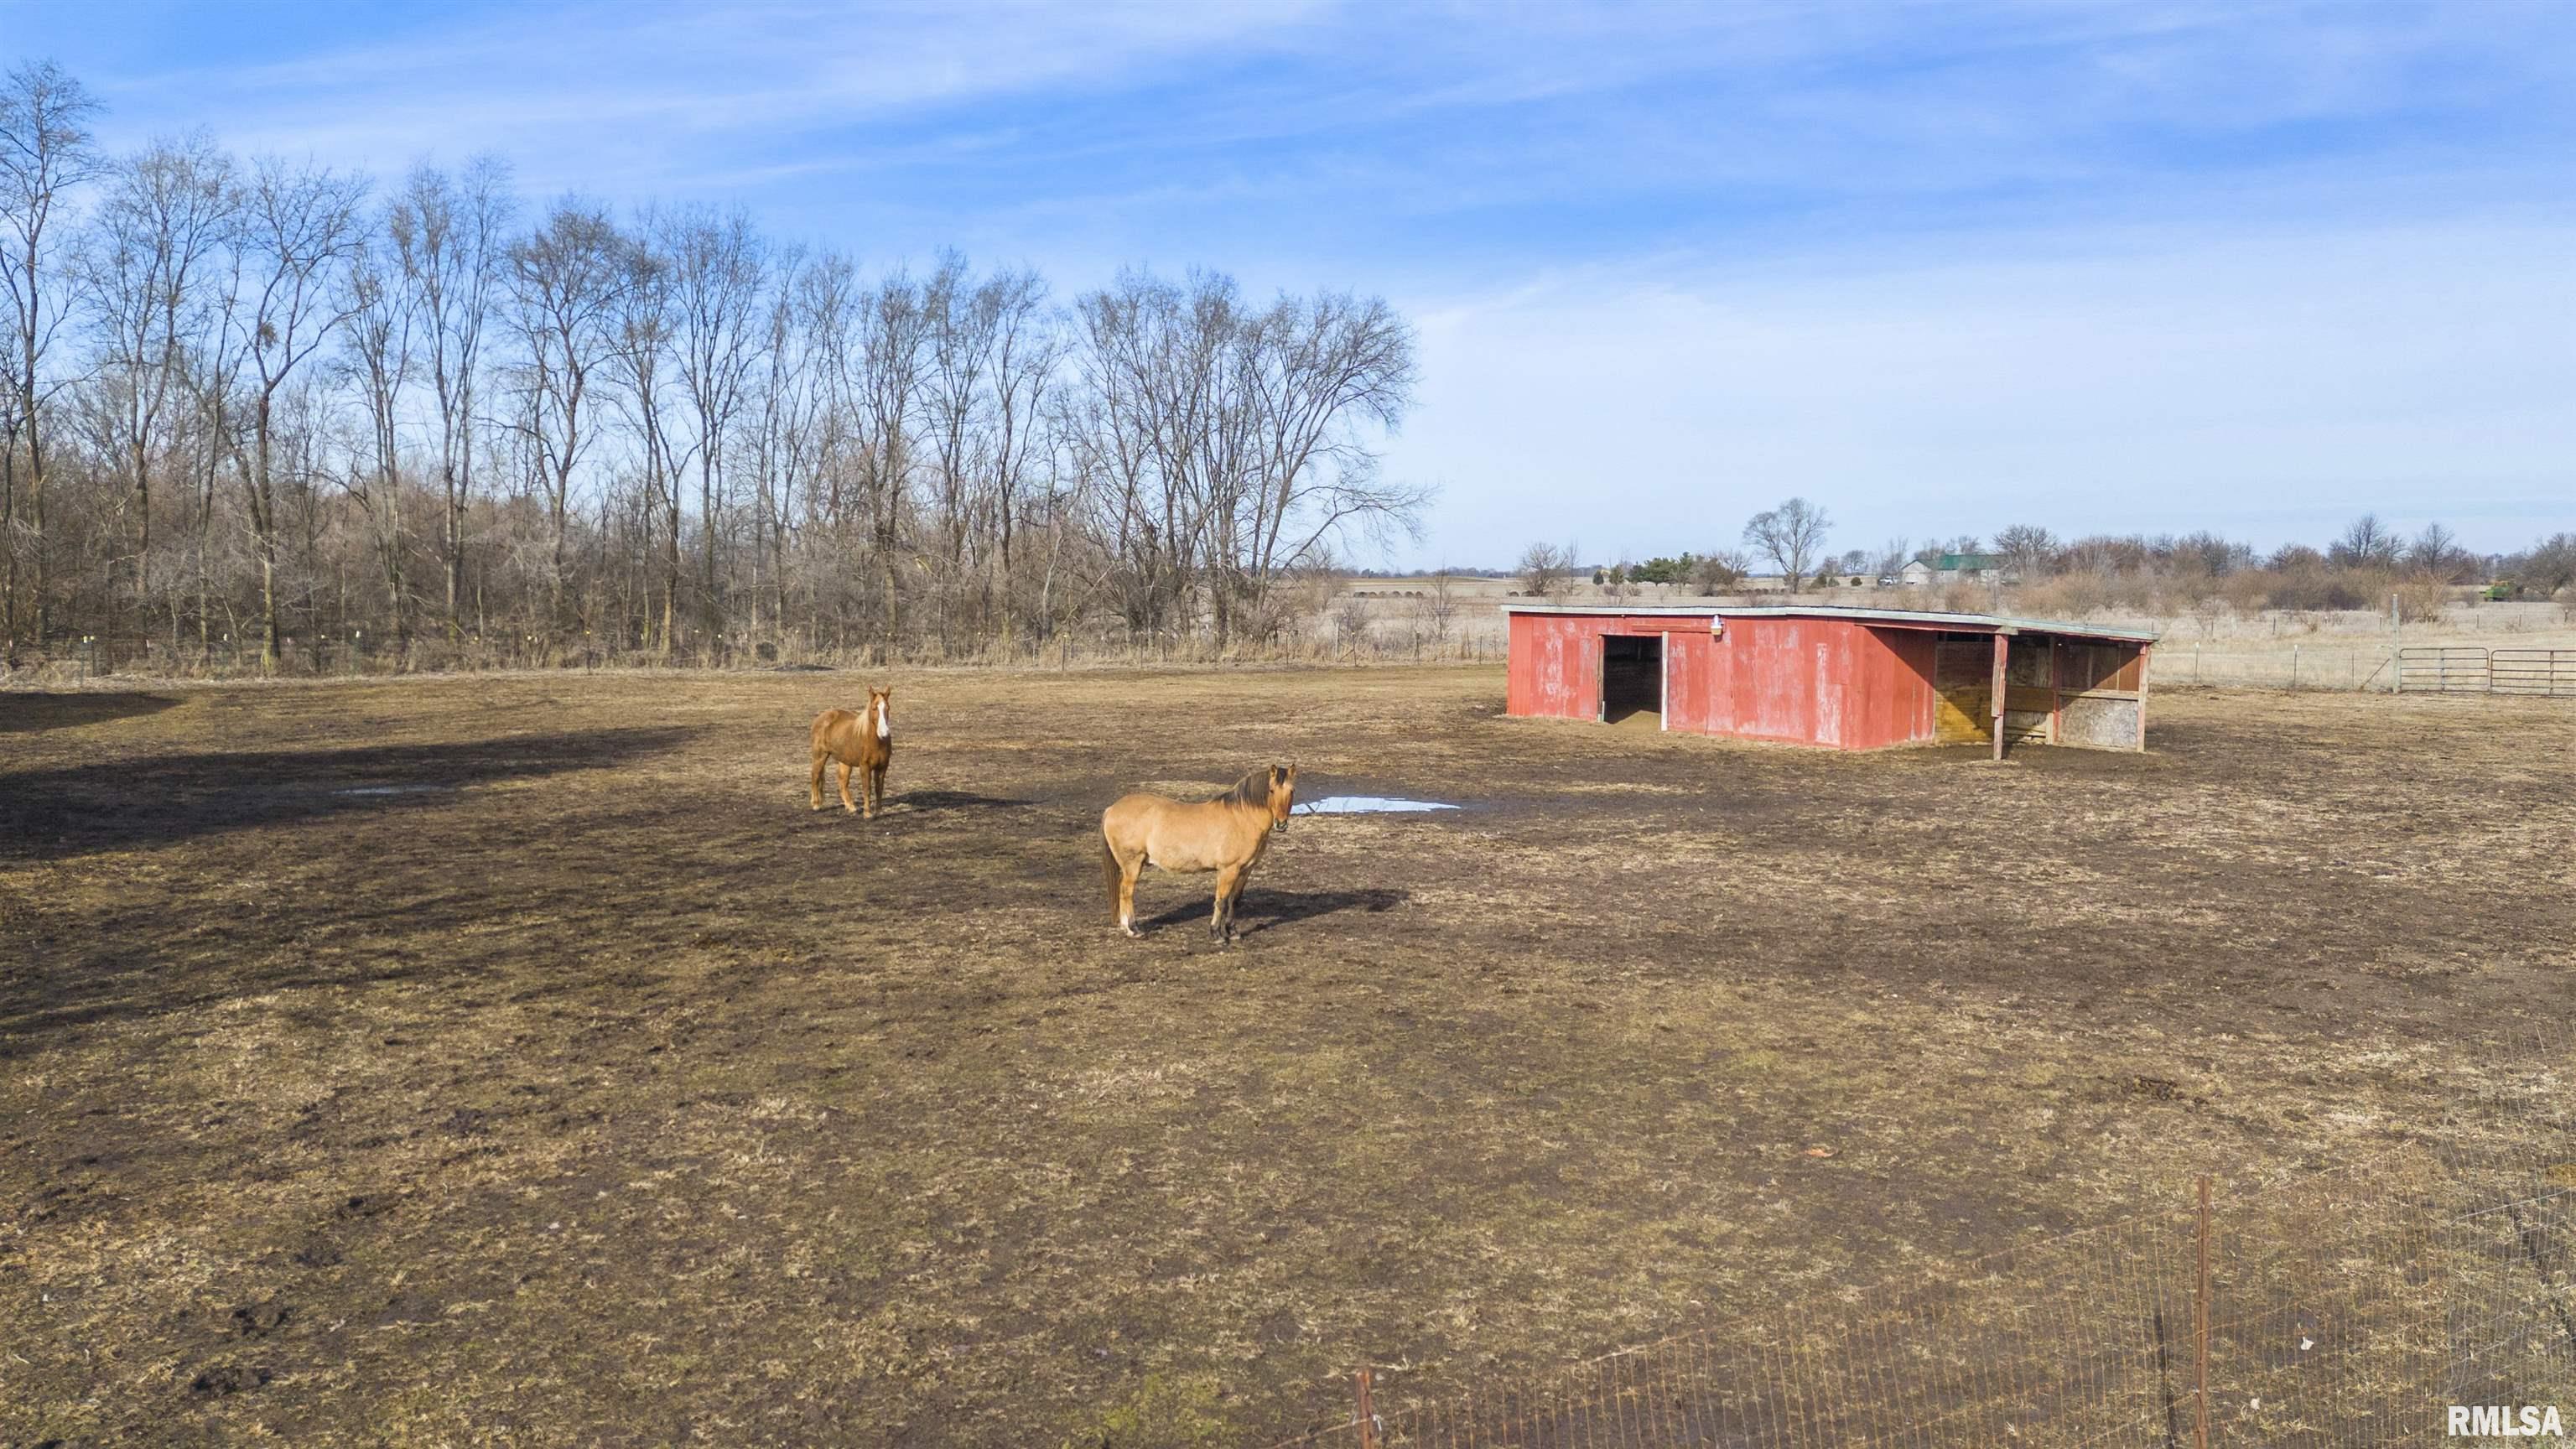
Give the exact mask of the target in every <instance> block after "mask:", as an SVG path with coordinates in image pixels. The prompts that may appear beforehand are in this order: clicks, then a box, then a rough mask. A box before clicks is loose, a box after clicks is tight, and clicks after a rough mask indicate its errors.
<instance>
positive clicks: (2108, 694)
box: [1506, 614, 2146, 750]
mask: <svg viewBox="0 0 2576 1449" xmlns="http://www.w3.org/2000/svg"><path fill="white" fill-rule="evenodd" d="M1710 617H1711V616H1709V615H1705V614H1702V615H1681V616H1673V615H1654V614H1647V615H1613V614H1559V615H1550V614H1514V615H1512V616H1511V667H1510V682H1509V685H1508V687H1507V698H1506V708H1507V709H1508V710H1509V711H1510V712H1511V713H1513V714H1516V715H1544V716H1555V717H1558V718H1563V719H1592V718H1594V717H1595V714H1596V711H1597V710H1598V708H1599V703H1600V697H1601V644H1600V640H1601V638H1602V636H1604V635H1609V634H1636V635H1649V634H1660V635H1662V636H1663V637H1664V650H1663V653H1664V728H1666V729H1668V730H1683V731H1688V732H1690V733H1694V734H1711V735H1731V736H1734V737H1736V738H1739V739H1753V740H1773V741H1779V742H1783V743H1789V744H1809V745H1824V746H1828V747H1832V748H1837V749H1846V750H1868V749H1878V748H1881V747H1884V746H1888V745H1898V744H1909V743H1915V742H1922V741H1932V740H1940V741H1966V740H1978V741H1983V740H1988V739H1991V738H1992V737H1993V735H1992V724H1991V721H1992V713H1991V711H1992V708H1993V694H1992V689H1991V680H1992V678H1993V674H1992V670H1993V660H1994V643H1993V638H1992V636H1990V635H1989V636H1985V637H1979V638H1973V639H1959V638H1956V637H1955V636H1954V637H1950V638H1944V637H1942V635H1941V634H1940V633H1936V632H1931V631H1926V630H1921V629H1912V628H1904V627H1890V626H1883V625H1882V626H1873V625H1871V624H1870V623H1868V621H1866V620H1854V619H1836V618H1798V617H1794V616H1793V617H1784V618H1773V617H1763V618H1740V617H1739V618H1734V619H1729V620H1728V621H1727V623H1726V632H1725V633H1724V635H1722V636H1719V637H1714V638H1713V637H1711V636H1710V634H1709V632H1708V630H1709V621H1710ZM2007 649H2008V652H2007V655H2006V664H2005V675H2006V686H2007V688H2006V694H2005V708H2006V715H2005V720H2004V729H2005V738H2006V740H2007V741H2008V742H2028V743H2044V744H2069V745H2085V746H2090V747H2093V748H2097V749H2130V750H2135V749H2143V748H2144V747H2145V719H2146V696H2145V670H2144V653H2145V651H2144V650H2143V649H2142V648H2141V647H2140V646H2138V645H2135V644H2128V643H2121V642H2109V641H2089V640H2081V639H2065V638H2057V637H2054V636H2049V635H2040V634H2028V635H2021V636H2018V637H2015V638H2013V639H2012V641H2011V643H2010V644H2009V645H2008V646H2007Z"/></svg>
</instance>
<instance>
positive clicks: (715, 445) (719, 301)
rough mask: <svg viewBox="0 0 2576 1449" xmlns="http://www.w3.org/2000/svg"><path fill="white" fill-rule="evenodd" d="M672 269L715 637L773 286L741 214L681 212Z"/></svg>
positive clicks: (703, 577)
mask: <svg viewBox="0 0 2576 1449" xmlns="http://www.w3.org/2000/svg"><path fill="white" fill-rule="evenodd" d="M660 245H661V249H662V252H663V254H664V256H665V257H666V258H667V263H668V265H669V267H670V271H671V302H672V315H673V319H674V321H675V323H676V327H675V330H674V332H673V335H672V339H671V340H672V343H673V345H674V346H675V347H676V349H677V351H678V360H679V365H680V384H681V386H682V388H683V389H684V390H685V391H686V393H687V395H688V399H689V416H690V419H691V420H692V422H693V423H694V424H695V428H696V438H695V447H694V451H695V453H696V454H697V461H698V520H699V523H700V525H701V527H700V533H701V535H702V537H701V539H700V556H699V565H700V568H699V580H698V582H699V589H700V593H701V595H702V599H701V602H702V603H703V605H704V607H705V609H706V626H707V630H708V632H709V634H710V635H715V634H720V633H721V632H722V631H723V629H724V601H723V598H722V595H721V592H720V589H719V587H718V583H717V575H716V545H717V541H718V540H719V539H720V538H721V537H722V536H723V529H722V527H721V526H720V524H719V522H718V514H719V512H720V510H721V509H722V508H723V507H724V503H725V482H724V479H725V474H724V468H725V458H726V453H727V449H726V443H727V439H728V438H729V436H730V435H731V433H732V431H733V427H734V424H735V422H736V420H737V419H738V418H739V417H740V415H741V413H742V410H743V408H744V406H745V404H746V401H747V400H748V398H749V396H750V392H751V377H752V369H753V367H754V366H756V365H757V364H758V362H759V359H760V349H761V345H762V342H763V339H764V334H763V331H762V328H761V323H762V321H763V317H762V308H761V294H762V292H763V290H764V289H765V288H766V287H767V286H768V283H769V256H768V247H767V244H766V243H764V242H762V241H761V239H760V237H759V234H758V233H756V232H754V231H753V230H752V227H751V219H750V218H749V217H748V216H745V215H744V214H743V213H742V212H740V211H733V212H729V213H726V214H724V215H722V216H718V215H714V214H711V213H705V212H692V213H682V214H680V215H678V216H676V217H674V218H673V219H672V220H671V221H669V222H668V223H667V224H666V225H665V226H663V227H662V228H661V235H660Z"/></svg>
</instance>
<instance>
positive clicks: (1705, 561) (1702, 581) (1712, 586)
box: [1690, 548, 1753, 594]
mask: <svg viewBox="0 0 2576 1449" xmlns="http://www.w3.org/2000/svg"><path fill="white" fill-rule="evenodd" d="M1752 570H1753V561H1752V560H1751V559H1749V558H1747V557H1745V554H1744V551H1743V550H1742V549H1733V548H1729V549H1719V550H1717V551H1715V552H1712V553H1706V554H1701V555H1699V556H1698V557H1696V558H1693V559H1692V560H1691V569H1690V583H1691V587H1692V588H1694V589H1696V590H1698V591H1699V592H1700V593H1702V594H1722V593H1725V592H1727V591H1728V590H1730V589H1733V588H1735V587H1736V586H1738V585H1740V584H1742V583H1743V582H1744V576H1745V575H1746V574H1748V573H1750V572H1752Z"/></svg>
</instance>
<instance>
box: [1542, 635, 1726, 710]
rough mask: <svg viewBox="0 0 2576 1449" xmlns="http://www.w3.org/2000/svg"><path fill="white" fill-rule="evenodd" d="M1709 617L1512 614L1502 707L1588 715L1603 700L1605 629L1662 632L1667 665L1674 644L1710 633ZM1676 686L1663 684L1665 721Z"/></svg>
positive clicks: (1669, 683) (1700, 637) (1671, 705)
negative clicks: (1602, 639) (1506, 676)
mask: <svg viewBox="0 0 2576 1449" xmlns="http://www.w3.org/2000/svg"><path fill="white" fill-rule="evenodd" d="M1708 621H1709V616H1708V615H1705V614H1702V615H1697V616H1691V615H1683V616H1679V617H1675V616H1672V615H1667V614H1636V615H1630V614H1514V615H1512V616H1511V659H1510V669H1509V674H1508V678H1507V682H1506V683H1505V685H1504V699H1503V708H1504V710H1505V712H1507V713H1510V714H1520V715H1542V716H1554V717H1556V718H1560V719H1591V718H1593V717H1594V716H1595V714H1596V712H1597V711H1598V710H1599V709H1600V705H1601V637H1602V636H1603V635H1605V634H1662V635H1666V636H1668V637H1667V638H1666V639H1665V641H1664V653H1665V658H1666V660H1667V661H1668V662H1667V664H1666V666H1665V667H1666V668H1667V669H1668V670H1669V669H1670V668H1671V667H1672V665H1671V664H1670V662H1669V661H1670V660H1671V657H1672V653H1673V646H1674V645H1675V644H1676V643H1679V642H1682V641H1685V640H1688V639H1691V638H1693V637H1696V638H1698V639H1699V640H1700V641H1701V642H1703V643H1705V642H1706V641H1707V638H1708ZM1677 693H1678V690H1677V688H1676V687H1675V686H1674V685H1673V684H1672V683H1671V682H1670V681H1669V680H1668V681H1667V683H1666V685H1665V689H1664V709H1665V711H1666V713H1665V716H1664V720H1665V727H1666V728H1668V729H1679V728H1681V727H1682V726H1680V725H1678V724H1675V723H1674V722H1673V719H1672V714H1671V711H1672V708H1673V702H1674V699H1675V696H1676V695H1677Z"/></svg>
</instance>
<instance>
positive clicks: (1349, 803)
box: [1288, 795, 1458, 815]
mask: <svg viewBox="0 0 2576 1449" xmlns="http://www.w3.org/2000/svg"><path fill="white" fill-rule="evenodd" d="M1457 808H1458V807H1457V806H1455V805H1446V804H1443V803H1441V802H1440V801H1438V800H1399V799H1396V798H1395V797H1394V796H1391V795H1327V796H1325V797H1324V798H1323V799H1321V800H1309V801H1307V802H1306V803H1304V804H1302V805H1297V806H1293V807H1291V808H1290V810H1289V812H1288V813H1289V814H1291V815H1411V814H1415V813H1418V812H1420V811H1424V810H1455V809H1457Z"/></svg>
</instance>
